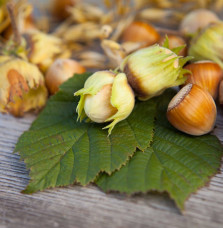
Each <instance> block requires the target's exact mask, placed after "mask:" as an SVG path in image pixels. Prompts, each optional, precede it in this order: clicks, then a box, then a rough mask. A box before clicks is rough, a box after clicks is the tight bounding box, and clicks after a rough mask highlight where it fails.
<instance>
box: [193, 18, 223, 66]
mask: <svg viewBox="0 0 223 228" xmlns="http://www.w3.org/2000/svg"><path fill="white" fill-rule="evenodd" d="M222 40H223V23H222V22H219V23H215V24H211V25H209V26H208V27H206V28H205V29H203V30H202V31H201V32H200V33H199V34H197V35H195V36H194V37H193V39H192V41H191V43H190V47H189V55H191V56H193V57H194V60H196V61H199V60H212V61H214V62H216V63H217V64H218V65H219V66H220V67H221V68H223V62H222V59H223V51H222V50H223V42H222Z"/></svg>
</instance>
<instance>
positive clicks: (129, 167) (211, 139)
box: [96, 91, 223, 209]
mask: <svg viewBox="0 0 223 228" xmlns="http://www.w3.org/2000/svg"><path fill="white" fill-rule="evenodd" d="M172 96H173V93H172V92H171V91H169V92H166V93H165V94H164V95H162V96H161V97H160V98H159V99H158V101H157V102H158V103H159V104H160V105H159V106H158V113H159V114H158V117H157V120H156V123H155V134H154V141H153V143H152V144H151V147H148V148H147V149H146V150H145V152H144V153H143V152H141V151H139V150H138V151H137V152H136V153H135V155H134V156H133V157H132V159H131V160H130V161H129V162H128V163H127V164H126V165H125V166H124V167H122V168H121V169H120V170H119V171H116V172H114V173H113V174H112V175H111V176H109V175H107V174H103V175H101V176H99V178H98V180H97V182H96V183H97V185H98V186H99V187H100V188H101V189H103V190H104V191H111V190H114V191H119V192H123V193H128V194H133V193H137V192H144V193H146V192H148V191H159V192H168V193H169V195H170V197H171V198H172V199H174V200H175V202H176V204H177V206H178V207H179V208H180V209H183V208H184V202H185V200H186V199H187V198H188V197H189V196H190V194H191V193H193V192H195V191H196V190H198V188H200V187H202V186H204V185H205V184H206V183H207V182H208V181H209V178H210V177H211V176H213V175H214V174H215V173H216V172H217V171H218V168H219V167H220V163H221V157H222V152H223V149H222V145H221V143H220V142H219V140H218V139H217V138H216V137H215V136H212V135H205V136H201V137H192V136H188V135H186V134H183V133H180V132H179V131H177V130H175V129H174V128H173V127H172V126H170V124H169V123H168V121H167V119H166V117H165V115H164V113H165V112H166V108H167V105H168V102H169V100H170V98H171V97H172Z"/></svg>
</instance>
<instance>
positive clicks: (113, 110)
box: [74, 71, 135, 134]
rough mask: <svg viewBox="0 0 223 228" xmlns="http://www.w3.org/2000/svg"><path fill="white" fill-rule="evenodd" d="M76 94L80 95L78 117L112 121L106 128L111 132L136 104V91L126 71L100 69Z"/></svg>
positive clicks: (100, 121) (95, 120) (96, 120)
mask: <svg viewBox="0 0 223 228" xmlns="http://www.w3.org/2000/svg"><path fill="white" fill-rule="evenodd" d="M74 95H75V96H80V101H79V104H78V106H77V112H78V118H79V119H80V120H82V119H83V118H85V117H88V118H90V119H91V120H92V121H94V122H96V123H104V122H111V123H110V124H109V125H108V126H106V127H105V128H104V129H106V128H108V129H109V130H108V132H109V134H111V131H112V129H113V128H114V126H115V125H116V124H117V123H118V122H120V121H122V120H124V119H126V118H127V117H128V116H129V115H130V114H131V112H132V110H133V108H134V105H135V96H134V93H133V91H132V89H131V87H130V86H129V84H128V81H127V78H126V75H125V74H124V73H118V74H115V73H113V72H111V71H98V72H96V73H94V74H93V75H92V76H90V77H89V78H88V79H87V80H86V82H85V84H84V88H83V89H81V90H79V91H77V92H76V93H75V94H74Z"/></svg>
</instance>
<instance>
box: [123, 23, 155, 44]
mask: <svg viewBox="0 0 223 228" xmlns="http://www.w3.org/2000/svg"><path fill="white" fill-rule="evenodd" d="M159 39H160V35H159V33H158V32H157V31H156V29H155V28H154V27H153V26H151V25H149V24H147V23H145V22H142V21H135V22H133V23H132V24H130V25H129V26H128V27H127V28H126V29H125V30H124V32H123V34H122V41H123V42H140V43H144V44H145V47H146V46H150V45H153V44H155V43H157V42H158V40H159Z"/></svg>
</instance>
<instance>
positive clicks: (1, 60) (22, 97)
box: [0, 56, 48, 116]
mask: <svg viewBox="0 0 223 228" xmlns="http://www.w3.org/2000/svg"><path fill="white" fill-rule="evenodd" d="M47 96H48V92H47V89H46V87H45V83H44V77H43V75H42V73H41V72H40V71H39V69H38V68H37V67H36V66H35V65H33V64H31V63H29V62H27V61H25V60H22V59H19V58H16V57H10V56H0V112H3V113H11V114H12V115H14V116H23V115H24V114H25V113H26V112H28V111H31V110H34V111H38V110H40V109H41V108H43V106H44V105H45V104H46V100H47Z"/></svg>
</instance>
